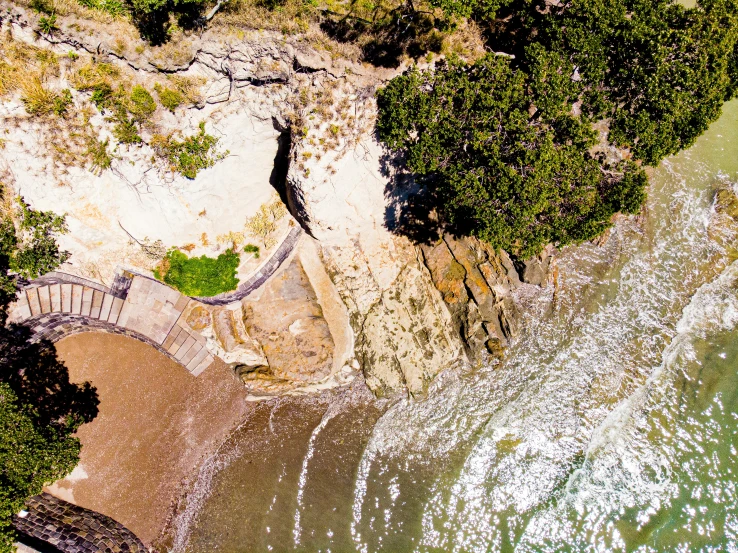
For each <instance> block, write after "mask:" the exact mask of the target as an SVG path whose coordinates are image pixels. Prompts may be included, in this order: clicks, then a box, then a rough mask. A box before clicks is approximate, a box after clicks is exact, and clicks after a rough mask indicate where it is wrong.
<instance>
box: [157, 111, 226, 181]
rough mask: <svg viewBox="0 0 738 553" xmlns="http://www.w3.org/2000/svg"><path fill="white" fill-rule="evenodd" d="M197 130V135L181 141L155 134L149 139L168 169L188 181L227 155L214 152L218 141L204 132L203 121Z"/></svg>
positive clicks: (170, 135) (169, 135)
mask: <svg viewBox="0 0 738 553" xmlns="http://www.w3.org/2000/svg"><path fill="white" fill-rule="evenodd" d="M199 129H200V131H199V132H198V133H197V134H194V135H192V136H187V137H185V138H184V139H183V140H177V139H176V138H175V137H174V134H168V135H166V136H164V135H160V134H157V135H154V137H153V138H152V139H151V146H152V147H153V148H154V151H155V152H156V153H157V154H158V155H159V156H160V157H161V159H163V160H165V162H167V163H168V166H169V169H170V170H171V171H173V172H177V173H180V174H181V175H183V176H185V177H187V178H188V179H194V178H195V177H196V176H197V173H198V172H199V171H200V170H201V169H206V168H208V167H212V166H213V165H215V163H216V162H217V161H220V160H221V159H223V158H224V157H226V156H227V155H228V153H229V152H228V151H227V150H226V151H225V152H217V151H216V145H217V144H218V139H217V138H216V137H214V136H212V135H210V134H207V133H206V132H205V122H204V121H201V122H200V125H199Z"/></svg>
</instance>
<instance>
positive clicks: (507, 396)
mask: <svg viewBox="0 0 738 553" xmlns="http://www.w3.org/2000/svg"><path fill="white" fill-rule="evenodd" d="M737 177H738V102H735V101H734V102H731V103H729V104H726V106H725V108H724V114H723V116H722V118H721V119H720V120H719V121H718V122H716V123H715V124H714V125H713V126H712V127H711V128H710V130H709V131H708V132H707V133H706V134H705V135H704V136H703V137H702V138H700V140H699V141H698V142H697V144H696V145H695V146H694V147H693V148H691V149H690V150H688V151H686V152H682V153H681V154H679V155H678V156H675V157H673V158H670V159H668V160H666V161H664V162H663V163H662V164H661V165H660V166H659V167H658V168H657V169H654V170H653V171H652V172H651V174H650V183H651V185H650V188H649V199H648V203H647V206H646V208H645V210H644V212H643V214H642V215H641V216H639V217H635V218H633V217H631V218H621V219H619V220H618V221H617V224H616V225H615V227H614V228H613V229H612V232H611V233H610V236H609V238H608V240H607V241H606V242H605V243H604V245H602V246H595V245H592V244H584V245H582V246H578V247H571V248H567V249H565V250H564V251H562V252H560V253H559V254H558V255H557V258H556V271H557V272H558V275H559V276H558V287H555V286H554V285H553V284H549V285H548V286H547V287H544V288H538V287H535V286H524V287H523V288H522V289H520V290H519V291H518V293H517V294H518V296H517V299H518V301H519V303H520V305H521V306H522V307H523V311H524V313H525V315H524V317H525V320H524V325H523V329H524V330H523V331H522V332H521V334H520V335H519V336H518V337H517V338H516V340H515V341H514V343H513V344H512V345H511V346H510V348H509V349H508V350H507V352H506V357H505V359H504V361H503V362H502V363H501V365H500V366H498V367H485V368H482V369H479V370H476V371H466V372H459V371H458V370H455V371H446V372H444V373H442V374H441V375H440V376H439V377H438V378H437V379H436V381H435V382H434V383H433V384H432V386H431V389H430V390H429V393H428V397H427V398H425V399H423V400H402V401H400V402H398V403H396V404H394V405H393V406H391V407H390V408H389V409H388V410H386V411H385V412H384V413H383V414H381V412H382V410H381V409H378V410H377V411H376V412H375V411H372V409H375V407H368V406H370V405H371V402H366V401H365V400H364V399H362V402H363V403H361V406H359V407H357V406H353V404H351V403H350V402H347V403H346V404H345V405H343V407H341V409H338V410H335V409H334V410H332V408H331V407H326V406H324V405H322V404H321V405H318V403H320V402H317V403H315V402H313V403H312V404H311V403H308V402H307V401H306V403H305V405H304V406H301V404H300V401H301V400H295V401H294V403H289V405H290V406H291V407H290V409H289V410H287V409H286V408H284V407H283V408H281V409H282V410H281V411H280V414H279V416H277V417H276V418H275V417H274V415H273V413H276V412H277V411H276V410H277V409H279V405H283V406H284V405H288V403H285V402H284V401H282V402H281V403H280V402H279V401H277V402H274V405H275V407H269V406H265V407H264V409H265V410H268V409H273V411H272V414H270V415H269V419H270V421H271V420H272V418H275V420H277V421H279V424H281V425H283V428H284V429H285V430H283V431H281V432H273V433H271V434H269V433H268V432H267V431H266V430H258V432H261V433H262V434H264V437H263V440H264V445H263V447H261V446H259V447H257V446H256V445H254V431H251V432H249V433H246V432H243V433H242V434H239V435H235V436H234V437H232V442H233V445H232V446H229V447H227V448H224V451H225V450H227V451H228V452H229V453H228V456H226V455H225V453H224V454H223V456H222V457H221V458H220V461H219V462H220V464H219V465H218V470H217V471H215V472H214V473H213V474H211V473H208V476H207V478H203V479H201V481H200V482H198V484H197V486H196V487H195V489H196V491H197V493H199V494H200V495H199V496H198V497H201V498H204V499H202V501H201V502H200V503H198V504H197V506H196V509H192V510H190V511H189V516H190V518H188V519H187V523H186V524H182V525H181V527H180V528H179V529H178V540H179V541H178V542H177V543H179V544H181V546H178V549H177V550H178V551H192V552H199V551H208V552H209V551H214V550H218V551H228V552H231V551H232V552H237V551H246V550H248V551H269V550H274V551H334V552H337V551H342V552H343V551H350V550H355V551H360V552H366V553H372V552H375V551H376V552H379V551H387V552H393V553H400V552H406V551H408V552H409V551H418V552H431V551H433V552H439V551H444V552H445V551H458V552H467V551H483V552H507V551H520V552H540V551H552V552H553V551H638V552H639V553H646V552H653V551H685V552H686V551H705V552H707V551H738V541H737V540H738V537H737V535H736V534H738V513H737V512H736V504H737V503H736V502H737V498H736V497H737V496H736V490H735V483H734V482H735V474H736V470H738V466H736V463H737V461H736V448H738V440H737V439H736V428H738V426H737V424H736V423H737V422H738V421H737V420H736V419H738V370H737V369H738V329H737V328H736V326H737V324H738V299H737V298H738V265H736V264H735V263H734V260H735V259H736V258H737V257H738V254H737V252H738V250H737V249H736V247H737V246H738V242H737V241H736V230H737V227H738V225H736V223H735V222H734V221H732V220H729V218H727V217H726V216H725V215H721V214H719V213H717V212H716V209H715V206H714V198H715V192H716V190H717V189H719V188H721V187H733V188H734V189H735V182H736V180H737ZM362 397H363V396H362ZM290 401H292V400H290ZM326 401H327V400H326ZM265 413H266V411H265ZM308 413H309V417H308V416H307V414H308ZM380 414H381V416H380ZM264 416H266V414H265V415H264ZM270 424H271V422H270ZM254 428H255V429H260V428H261V427H260V426H259V425H258V424H257V425H255V426H254ZM267 434H269V435H268V436H267ZM246 444H250V445H248V447H247V446H246ZM260 447H261V449H259V448H260ZM252 460H253V463H252ZM255 467H259V468H258V469H257V468H255ZM277 467H279V476H278V477H277V472H278V471H277ZM211 472H212V471H211ZM275 513H280V515H279V517H276V515H275Z"/></svg>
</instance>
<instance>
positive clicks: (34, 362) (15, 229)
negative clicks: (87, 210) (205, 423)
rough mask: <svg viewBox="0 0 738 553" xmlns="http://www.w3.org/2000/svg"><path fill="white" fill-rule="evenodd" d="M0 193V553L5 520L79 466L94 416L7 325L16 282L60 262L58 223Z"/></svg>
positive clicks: (10, 533) (86, 393)
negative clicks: (85, 430) (84, 430)
mask: <svg viewBox="0 0 738 553" xmlns="http://www.w3.org/2000/svg"><path fill="white" fill-rule="evenodd" d="M3 192H4V191H3V189H2V187H1V186H0V200H2V202H1V208H0V553H10V552H11V551H13V550H14V547H13V541H14V540H15V532H14V530H13V527H12V522H11V517H12V516H13V515H15V514H17V513H18V512H19V511H20V510H21V509H22V508H23V503H24V501H25V500H26V499H27V498H28V497H30V496H32V495H36V494H38V493H41V490H42V488H43V486H45V485H48V484H51V483H52V482H54V481H55V480H57V479H59V478H63V477H64V476H65V475H66V474H68V473H69V472H70V471H71V470H72V469H73V468H74V467H75V466H76V464H77V462H78V460H79V452H80V443H79V440H78V439H77V438H76V437H75V436H74V433H75V431H76V430H77V429H78V428H79V426H80V425H82V424H83V423H85V422H89V421H91V420H92V419H93V418H95V416H96V415H97V405H98V399H97V392H96V391H95V389H94V388H93V387H92V386H90V384H89V383H84V384H73V383H71V382H70V381H69V374H68V371H67V368H66V367H65V366H64V364H63V363H62V362H61V361H60V360H59V359H58V358H57V357H56V350H55V349H54V347H53V345H52V344H50V343H48V342H46V341H41V342H39V343H31V342H30V341H29V340H30V337H31V335H30V331H29V329H27V328H25V327H20V326H16V325H6V322H7V318H8V306H9V304H10V303H11V302H12V301H13V300H14V298H15V293H16V289H17V281H18V278H19V277H20V276H23V277H27V278H33V277H36V276H39V275H40V274H42V273H45V272H48V271H50V270H53V269H54V268H55V267H56V266H57V265H58V264H59V263H61V262H62V261H63V260H64V259H66V256H67V254H66V253H65V252H61V251H60V249H59V247H58V245H57V244H56V241H55V236H56V235H58V234H59V233H62V232H65V231H66V226H65V223H64V217H63V216H58V215H55V214H54V213H51V212H44V211H36V210H33V209H32V208H30V207H29V206H28V205H27V204H25V202H23V200H22V199H18V200H17V201H14V200H12V199H10V198H7V197H5V196H3Z"/></svg>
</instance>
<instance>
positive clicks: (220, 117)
mask: <svg viewBox="0 0 738 553" xmlns="http://www.w3.org/2000/svg"><path fill="white" fill-rule="evenodd" d="M11 113H12V114H15V115H18V114H19V113H22V107H21V106H20V105H18V104H17V103H11V102H7V103H5V104H4V105H2V106H0V118H2V117H3V116H8V115H10V114H11ZM167 119H169V120H168V121H167V123H169V125H167V126H168V127H170V128H173V129H178V130H181V132H182V134H183V135H192V134H196V133H197V132H198V128H197V125H198V124H199V122H200V121H206V122H207V123H206V131H207V132H208V133H209V134H212V135H214V136H216V137H218V138H219V142H218V148H219V151H221V152H224V151H226V150H228V151H229V154H228V155H227V157H225V158H224V159H223V160H221V161H219V162H217V163H216V164H215V166H214V167H212V168H209V169H204V170H201V171H200V172H199V173H198V175H197V177H196V178H195V179H192V180H190V179H186V178H184V177H182V176H180V175H176V176H173V175H171V174H165V173H163V172H162V171H161V170H160V169H157V168H156V167H153V166H152V163H151V155H152V152H151V150H150V149H149V148H148V147H147V146H144V147H136V148H130V150H128V149H126V148H125V147H123V146H119V147H118V148H117V150H116V151H115V152H114V155H115V156H116V158H115V159H114V161H113V164H112V167H111V169H110V170H106V171H104V172H102V174H101V175H99V176H98V175H95V174H93V173H91V172H90V171H88V170H86V169H83V168H75V167H72V168H69V169H68V172H66V173H65V174H62V175H60V174H58V171H57V172H55V171H54V169H53V167H52V163H51V158H50V156H49V154H48V152H47V151H46V148H45V147H44V140H43V139H44V137H43V133H44V131H45V129H44V128H43V127H41V126H39V125H37V124H36V123H35V122H34V121H32V120H30V119H27V120H25V121H23V122H21V123H20V124H19V125H17V126H15V127H14V128H11V129H8V132H7V133H6V134H5V135H4V136H3V138H4V140H5V147H4V149H2V150H0V170H2V171H3V172H4V173H5V174H6V175H10V178H7V176H6V177H5V178H4V180H5V181H6V182H7V181H8V180H9V181H10V182H7V184H11V185H12V186H13V188H14V189H15V192H16V193H18V194H20V195H22V196H23V197H24V198H25V200H26V201H27V202H28V203H29V204H31V205H32V206H33V207H34V208H36V209H42V210H52V211H54V212H56V213H66V214H67V223H68V225H69V230H70V232H69V233H68V234H67V235H65V236H62V237H61V239H60V240H59V242H60V244H61V246H62V247H63V248H65V249H67V250H68V251H70V252H71V253H72V258H71V259H70V262H69V263H68V264H67V266H65V267H63V270H67V271H70V272H75V273H79V274H84V275H85V276H88V277H92V278H96V279H98V280H102V281H105V280H106V279H109V278H110V277H111V276H112V272H113V270H114V269H115V266H116V265H123V266H128V267H132V268H138V269H144V270H146V269H150V267H151V261H150V260H148V259H147V258H146V257H145V256H143V255H142V253H141V250H140V248H139V247H138V246H136V245H132V244H131V243H130V242H131V240H130V238H129V237H128V235H127V234H126V232H125V231H128V232H129V233H130V234H131V235H133V236H134V237H135V238H136V239H138V240H144V238H148V239H150V240H151V241H155V240H161V241H162V242H163V243H164V245H165V246H166V247H171V246H183V245H185V244H190V243H192V244H195V245H197V246H198V251H196V252H195V253H196V254H198V255H199V254H203V253H209V252H208V251H206V249H205V248H202V242H201V239H202V237H203V235H206V236H207V240H208V242H209V243H210V245H209V246H208V248H209V250H210V251H212V252H215V251H217V249H218V246H217V245H216V240H215V239H216V236H217V235H219V234H224V233H227V232H230V231H236V232H238V231H243V226H244V222H245V219H246V218H247V217H248V216H250V215H253V214H254V213H255V212H256V210H257V209H258V208H259V206H260V205H261V204H263V203H264V202H266V201H268V200H269V199H270V197H271V195H272V194H273V191H274V190H273V188H272V187H271V185H270V183H269V178H270V175H271V172H272V169H273V165H274V158H275V155H276V153H277V137H278V134H279V133H278V132H277V131H275V130H274V128H273V125H272V123H271V120H270V119H268V118H266V119H264V120H261V119H258V118H256V117H254V116H253V115H252V114H251V113H249V112H248V111H247V110H246V109H245V108H244V107H242V105H241V104H240V103H236V102H233V103H229V104H227V105H222V106H208V107H206V108H205V109H203V110H195V109H192V110H189V111H188V113H187V114H186V115H185V116H183V117H180V120H179V122H177V121H176V120H175V119H174V118H173V117H167ZM59 140H64V137H59ZM113 142H114V141H111V145H112V144H113ZM121 226H122V227H124V228H125V231H124V230H123V228H121Z"/></svg>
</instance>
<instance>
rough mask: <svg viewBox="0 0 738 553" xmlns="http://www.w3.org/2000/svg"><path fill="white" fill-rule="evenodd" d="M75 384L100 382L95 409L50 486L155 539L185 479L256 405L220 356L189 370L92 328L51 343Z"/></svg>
mask: <svg viewBox="0 0 738 553" xmlns="http://www.w3.org/2000/svg"><path fill="white" fill-rule="evenodd" d="M57 350H58V353H59V357H60V359H62V360H63V361H64V362H65V363H66V365H67V367H68V368H69V373H70V378H71V380H72V381H74V382H83V381H85V380H89V381H90V382H91V383H92V385H93V386H95V387H96V388H97V392H98V395H99V399H100V406H99V409H100V412H99V414H98V416H97V418H96V419H95V420H94V421H93V422H91V423H89V424H86V425H84V426H82V428H80V430H79V432H78V436H79V438H80V440H81V441H82V454H81V457H80V464H79V465H78V467H77V468H76V469H75V471H74V472H73V473H72V474H71V475H69V476H68V477H67V478H66V479H65V480H62V481H60V482H57V483H56V484H55V485H54V486H52V487H51V488H50V491H51V492H52V493H54V494H55V495H57V496H59V497H61V498H63V499H67V500H69V501H73V502H74V503H76V504H78V505H81V506H83V507H87V508H89V509H94V510H96V511H99V512H102V513H104V514H106V515H109V516H111V517H113V518H115V519H116V520H118V521H119V522H121V523H122V524H124V525H126V526H127V527H128V528H129V529H131V530H132V531H133V532H135V533H136V534H137V535H138V536H139V537H140V538H141V539H142V540H143V541H144V542H146V543H148V544H151V543H153V542H154V541H155V540H156V539H157V538H158V537H159V535H160V532H161V531H162V529H163V527H164V526H165V525H166V522H167V518H168V516H169V514H170V510H171V506H172V504H173V502H175V501H176V500H177V498H178V497H179V496H180V494H181V493H182V492H183V491H184V490H185V488H186V487H187V486H186V481H187V479H188V477H190V476H192V475H193V471H194V469H196V468H197V467H198V466H199V465H200V464H201V462H202V461H203V460H204V459H205V458H206V457H207V456H209V455H211V454H212V453H213V452H214V451H215V450H216V448H217V447H218V445H219V444H221V443H222V442H223V441H224V440H225V438H226V436H228V434H229V433H230V432H231V431H232V430H233V429H234V428H235V427H236V426H237V425H238V423H239V422H240V421H242V420H243V419H244V417H245V416H246V415H247V413H249V412H250V411H251V410H253V409H254V407H255V406H254V404H253V403H251V402H247V401H246V395H247V394H246V390H245V388H244V386H243V385H242V384H241V382H240V381H239V380H238V379H237V377H236V376H235V375H234V374H233V373H232V371H231V370H230V369H229V368H228V367H227V366H225V365H224V364H222V363H221V362H219V361H216V363H214V364H213V365H211V366H210V367H209V368H208V369H207V370H206V371H205V372H204V373H203V374H201V375H200V376H199V377H197V378H195V377H193V376H192V375H190V374H189V373H188V372H187V371H186V370H185V369H184V368H183V367H181V366H180V365H178V364H177V363H175V362H174V361H172V360H170V359H169V358H167V357H165V356H164V355H162V354H160V353H159V352H157V351H155V350H154V349H153V348H151V347H150V346H147V345H146V344H143V343H141V342H138V341H136V340H133V339H130V338H126V337H123V336H116V335H109V334H101V333H89V334H80V335H76V336H72V337H69V338H66V339H64V340H62V341H61V342H59V343H58V344H57Z"/></svg>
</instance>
